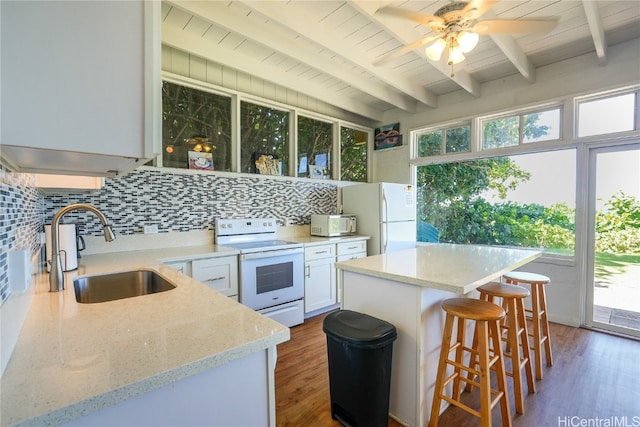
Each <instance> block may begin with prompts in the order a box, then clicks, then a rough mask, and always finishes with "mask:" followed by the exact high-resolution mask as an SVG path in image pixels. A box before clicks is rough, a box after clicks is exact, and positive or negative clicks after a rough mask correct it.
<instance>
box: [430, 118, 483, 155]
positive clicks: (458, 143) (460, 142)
mask: <svg viewBox="0 0 640 427" xmlns="http://www.w3.org/2000/svg"><path fill="white" fill-rule="evenodd" d="M469 151H471V126H470V125H465V126H460V127H451V128H444V129H439V130H434V131H429V132H425V133H420V134H418V135H417V152H418V157H429V156H439V155H442V154H449V153H459V152H469Z"/></svg>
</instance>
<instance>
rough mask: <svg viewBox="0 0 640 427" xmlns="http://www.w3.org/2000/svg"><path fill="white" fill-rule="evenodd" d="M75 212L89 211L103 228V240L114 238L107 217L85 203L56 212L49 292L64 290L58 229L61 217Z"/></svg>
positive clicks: (53, 222) (52, 230) (52, 226)
mask: <svg viewBox="0 0 640 427" xmlns="http://www.w3.org/2000/svg"><path fill="white" fill-rule="evenodd" d="M75 210H82V211H89V212H93V213H94V214H96V216H97V217H98V218H99V219H100V222H101V223H102V227H103V228H104V240H106V241H107V242H111V241H113V240H114V239H115V238H116V236H115V234H114V233H113V230H112V229H111V226H110V225H109V223H108V221H107V217H105V216H104V214H103V213H102V212H100V211H99V210H98V208H96V207H95V206H92V205H89V204H86V203H74V204H72V205H69V206H65V207H64V208H62V209H60V210H59V211H58V212H56V214H55V215H54V216H53V220H52V221H51V261H50V262H51V272H50V273H49V292H58V291H61V290H63V289H64V274H63V273H62V260H61V259H60V249H59V248H60V242H59V238H58V227H59V226H60V219H62V216H63V215H64V214H66V213H67V212H70V211H75Z"/></svg>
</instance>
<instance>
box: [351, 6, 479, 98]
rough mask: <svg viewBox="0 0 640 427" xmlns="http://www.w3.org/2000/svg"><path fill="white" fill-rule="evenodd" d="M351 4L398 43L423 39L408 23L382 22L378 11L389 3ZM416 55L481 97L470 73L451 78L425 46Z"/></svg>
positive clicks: (456, 72) (460, 73) (448, 70)
mask: <svg viewBox="0 0 640 427" xmlns="http://www.w3.org/2000/svg"><path fill="white" fill-rule="evenodd" d="M349 4H350V5H351V6H352V7H353V8H355V9H356V10H358V11H359V12H360V13H362V14H364V15H366V16H368V17H369V19H371V20H372V21H374V22H375V23H376V24H377V25H379V26H380V27H382V28H384V29H385V30H386V31H387V33H389V34H391V35H392V36H393V37H395V38H396V39H397V40H398V41H400V42H402V43H404V44H409V43H413V42H414V41H416V40H418V39H420V38H421V37H423V35H422V34H420V33H418V32H417V31H416V30H415V29H414V28H413V27H414V26H413V25H406V22H405V23H403V21H400V20H398V19H393V18H392V19H384V20H381V19H380V17H379V16H378V15H376V14H375V12H376V10H378V9H379V8H380V7H382V6H386V5H387V3H385V2H381V1H370V0H352V1H350V2H349ZM414 52H415V53H416V54H418V55H419V56H420V57H421V58H422V59H424V60H425V61H426V62H428V63H429V64H430V65H431V66H433V67H434V68H435V69H437V70H438V71H439V72H441V73H442V74H444V75H445V76H447V78H450V79H451V80H453V81H454V82H456V84H457V85H458V86H460V87H461V88H462V89H464V90H466V91H467V92H469V93H470V94H471V95H473V96H475V97H480V95H481V94H480V83H479V82H478V81H477V80H476V79H474V78H473V77H471V75H470V74H469V73H467V72H466V71H464V70H460V69H456V71H455V75H454V76H453V77H451V68H450V67H449V66H448V65H446V64H443V63H440V62H433V61H429V60H428V59H427V55H426V53H425V49H424V46H421V47H420V48H417V49H415V50H414Z"/></svg>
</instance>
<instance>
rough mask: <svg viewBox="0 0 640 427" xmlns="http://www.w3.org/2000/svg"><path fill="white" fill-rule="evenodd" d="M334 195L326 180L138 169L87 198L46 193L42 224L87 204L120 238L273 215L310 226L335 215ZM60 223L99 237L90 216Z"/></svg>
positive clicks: (97, 225) (66, 218)
mask: <svg viewBox="0 0 640 427" xmlns="http://www.w3.org/2000/svg"><path fill="white" fill-rule="evenodd" d="M337 195H338V188H337V186H336V185H335V184H332V183H329V182H322V181H310V180H293V179H291V180H288V179H280V178H271V179H270V178H266V177H255V178H253V177H251V176H246V175H241V176H240V175H239V176H238V177H234V176H222V175H215V174H210V173H202V174H200V173H188V172H182V171H180V170H174V169H158V168H152V167H142V168H139V169H136V170H134V171H132V172H130V173H128V174H127V175H125V176H123V177H118V178H109V179H106V181H105V186H104V187H103V188H102V189H101V190H99V191H96V192H93V193H90V194H64V195H46V196H45V197H44V210H45V213H44V221H45V223H46V224H49V223H51V219H52V218H53V215H54V214H55V212H56V211H57V210H58V209H60V208H62V207H64V206H66V205H69V204H71V203H89V204H92V205H94V206H95V207H97V208H98V209H100V210H101V211H102V212H103V213H104V214H105V215H106V217H107V219H108V220H109V221H110V223H111V224H112V226H113V230H114V232H115V233H116V234H123V235H126V234H134V233H140V232H142V226H143V225H157V226H158V231H159V232H160V233H163V232H164V233H166V232H170V231H171V232H174V231H192V230H213V228H214V221H215V219H216V218H245V217H254V218H255V217H275V218H276V219H278V220H280V221H282V223H284V221H285V220H289V221H290V222H291V223H293V224H309V223H310V217H311V215H312V214H331V213H335V210H336V205H337ZM64 222H65V223H76V224H77V225H78V231H79V233H80V234H82V235H92V236H101V235H102V234H103V231H102V226H101V225H100V221H99V220H98V218H97V217H96V216H95V215H93V214H92V213H89V212H84V211H72V212H69V213H68V214H66V215H65V216H64Z"/></svg>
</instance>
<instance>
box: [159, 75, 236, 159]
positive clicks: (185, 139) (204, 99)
mask: <svg viewBox="0 0 640 427" xmlns="http://www.w3.org/2000/svg"><path fill="white" fill-rule="evenodd" d="M230 120H231V98H229V97H225V96H221V95H216V94H213V93H209V92H204V91H200V90H196V89H192V88H189V87H184V86H180V85H177V84H173V83H170V82H163V84H162V150H163V156H162V158H163V166H166V167H174V168H188V167H189V162H188V152H189V151H207V150H210V151H209V152H211V153H212V154H213V167H214V169H215V170H222V171H228V170H231V121H230ZM198 143H200V146H199V147H198V146H197V145H198ZM203 143H204V144H203ZM203 145H204V146H203Z"/></svg>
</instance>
